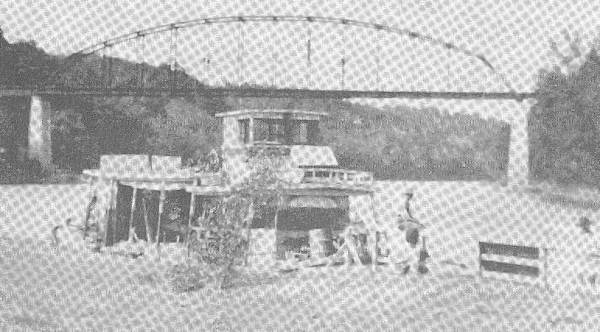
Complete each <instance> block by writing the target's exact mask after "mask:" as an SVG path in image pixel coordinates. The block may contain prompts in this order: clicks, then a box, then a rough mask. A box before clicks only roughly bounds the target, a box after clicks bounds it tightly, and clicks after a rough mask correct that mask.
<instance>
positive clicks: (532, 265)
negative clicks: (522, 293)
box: [479, 241, 547, 281]
mask: <svg viewBox="0 0 600 332" xmlns="http://www.w3.org/2000/svg"><path fill="white" fill-rule="evenodd" d="M542 251H543V255H542ZM546 267H547V251H546V250H544V249H542V248H539V247H531V246H519V245H511V244H503V243H493V242H481V241H480V242H479V274H480V276H482V277H483V276H484V273H486V274H487V273H492V274H494V276H499V275H501V274H504V275H511V276H514V277H515V278H509V279H511V280H515V279H516V280H518V281H525V280H526V279H535V278H538V277H540V276H541V275H542V274H545V271H546Z"/></svg>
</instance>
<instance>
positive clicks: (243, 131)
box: [239, 119, 250, 143]
mask: <svg viewBox="0 0 600 332" xmlns="http://www.w3.org/2000/svg"><path fill="white" fill-rule="evenodd" d="M239 124H240V138H241V139H242V141H243V142H244V143H248V142H249V141H250V120H248V119H244V120H239Z"/></svg>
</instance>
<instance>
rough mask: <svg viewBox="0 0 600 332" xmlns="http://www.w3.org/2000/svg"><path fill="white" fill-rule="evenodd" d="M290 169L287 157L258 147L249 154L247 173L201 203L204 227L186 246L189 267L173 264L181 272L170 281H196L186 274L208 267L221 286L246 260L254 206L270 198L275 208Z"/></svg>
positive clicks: (196, 272)
mask: <svg viewBox="0 0 600 332" xmlns="http://www.w3.org/2000/svg"><path fill="white" fill-rule="evenodd" d="M290 171H291V170H290V168H289V167H288V161H287V160H286V159H285V158H283V157H281V156H273V155H270V154H269V153H268V152H265V151H260V152H258V153H257V154H256V155H254V156H252V157H250V159H249V160H248V174H247V177H245V178H244V180H242V181H240V182H237V183H230V188H231V190H230V192H229V193H228V194H227V195H225V196H223V197H222V198H221V199H219V200H218V201H216V202H215V203H214V204H213V205H212V206H210V207H209V206H204V211H209V213H205V214H204V215H203V216H202V217H200V218H199V220H198V223H199V224H200V225H199V226H200V227H201V229H203V231H202V232H201V233H202V234H198V235H200V236H201V238H200V239H197V240H193V239H192V240H193V241H191V242H190V246H189V248H190V251H191V253H192V255H191V256H192V257H195V260H192V261H191V262H190V263H191V265H190V266H192V268H189V267H188V268H182V267H175V269H176V270H177V271H180V272H182V273H183V274H182V273H180V274H178V275H176V276H175V277H174V278H173V279H172V282H173V281H175V283H177V282H180V281H181V280H184V281H185V282H191V283H198V280H197V278H196V280H194V279H193V278H189V274H192V275H193V276H196V277H202V276H204V275H205V274H204V273H199V272H198V269H205V270H206V269H208V270H214V271H215V273H214V274H213V275H214V284H215V287H217V288H222V287H224V286H225V284H226V283H227V281H228V280H229V279H230V278H231V276H232V274H233V273H234V272H235V267H236V266H239V265H241V264H243V263H244V262H245V261H246V257H247V255H248V249H249V238H250V229H251V228H252V223H253V221H254V216H255V211H256V208H257V207H260V206H265V205H266V204H271V203H273V202H275V205H276V206H277V209H279V207H281V206H282V200H283V189H284V187H285V185H286V184H287V183H288V181H287V180H286V179H287V178H288V173H289V172H290ZM225 177H226V175H225ZM277 213H278V211H276V215H277ZM276 218H277V217H276V216H275V220H276ZM275 227H276V225H275ZM198 263H199V264H198ZM203 283H204V282H203ZM177 288H183V289H192V288H194V287H180V286H178V287H177Z"/></svg>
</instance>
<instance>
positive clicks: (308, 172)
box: [302, 167, 373, 184]
mask: <svg viewBox="0 0 600 332" xmlns="http://www.w3.org/2000/svg"><path fill="white" fill-rule="evenodd" d="M302 170H303V171H304V178H303V182H319V183H323V182H341V183H351V184H365V183H372V182H373V173H371V172H364V171H356V170H347V169H339V168H328V167H327V168H325V167H310V168H307V167H303V168H302Z"/></svg>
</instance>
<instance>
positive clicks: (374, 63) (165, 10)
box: [0, 0, 600, 108]
mask: <svg viewBox="0 0 600 332" xmlns="http://www.w3.org/2000/svg"><path fill="white" fill-rule="evenodd" d="M229 15H307V16H333V17H340V18H348V19H355V20H360V21H367V22H373V23H380V24H384V25H389V26H393V27H397V28H404V29H410V30H412V31H415V32H419V33H422V34H428V35H430V36H432V37H435V38H438V39H442V40H444V41H448V42H452V43H454V44H456V45H459V46H461V47H464V48H467V49H469V50H471V51H473V52H475V53H477V54H483V55H484V56H485V57H486V58H487V59H488V60H489V61H490V62H491V63H492V64H493V65H494V66H495V67H496V68H497V69H498V70H499V72H500V73H501V74H502V75H503V76H504V77H505V78H506V80H507V81H508V82H509V84H510V86H511V87H512V88H514V89H515V90H517V91H532V90H534V89H535V84H536V78H537V76H538V72H539V70H540V69H541V68H550V67H551V66H552V65H553V64H555V63H556V58H555V57H553V56H552V54H551V52H550V47H549V41H550V40H552V39H554V40H557V41H560V40H561V33H562V31H565V30H566V31H569V32H570V33H572V34H579V35H580V36H581V37H582V41H583V42H584V44H585V45H586V46H589V45H591V44H592V42H593V41H594V38H595V37H596V36H597V35H598V34H599V32H600V30H599V26H598V25H599V24H600V1H589V0H587V1H578V0H576V1H548V0H547V1H537V0H533V1H505V0H493V1H490V0H466V1H400V0H395V1H394V0H392V1H369V0H360V1H356V0H353V1H348V0H346V1H323V0H320V1H315V0H304V1H295V0H292V1H254V0H246V1H228V0H222V1H212V2H211V1H184V0H181V1H159V0H150V1H142V0H133V1H119V0H112V1H104V0H91V1H76V0H74V1H59V0H40V1H33V0H19V1H17V0H0V26H1V27H2V29H3V31H4V34H5V37H6V38H7V39H8V40H9V41H17V40H34V41H35V42H36V43H37V45H38V46H40V47H42V48H43V49H45V50H46V51H49V52H51V53H59V54H70V53H72V52H75V51H77V50H79V49H82V48H84V47H86V46H88V45H90V44H93V43H96V42H100V41H102V40H105V39H109V38H111V37H114V36H117V35H120V34H124V33H127V32H132V31H136V30H139V29H143V28H147V27H151V26H155V25H159V24H168V23H172V22H174V21H181V20H190V19H195V18H201V17H213V16H229ZM240 33H241V34H243V38H244V41H245V43H244V46H243V48H242V51H241V52H243V53H242V54H243V55H244V59H245V61H244V64H243V65H240V64H239V62H237V61H236V59H237V58H238V55H239V54H240V53H238V52H240V48H239V44H238V41H239V39H237V38H238V37H239V36H240ZM308 33H309V32H308V29H307V28H306V27H305V26H301V25H297V24H287V23H286V24H283V23H279V24H278V25H273V24H271V25H269V24H253V25H250V26H245V27H244V29H243V31H242V32H240V30H239V27H238V26H236V25H229V26H212V27H208V28H207V27H199V28H194V29H189V30H186V31H184V30H182V31H181V32H179V33H178V36H177V38H178V40H179V41H180V42H179V43H178V46H177V51H176V54H177V57H178V62H179V63H180V64H181V65H182V66H183V67H184V68H185V69H186V71H188V72H190V73H192V74H194V75H196V76H198V77H199V78H201V79H204V80H207V81H209V82H211V83H215V82H223V81H225V80H229V81H232V80H233V81H235V79H236V78H239V77H243V78H244V79H245V80H249V81H253V82H259V83H269V82H272V83H278V84H282V83H283V84H291V85H297V86H302V85H303V84H311V85H312V86H315V87H329V88H336V87H338V88H339V87H342V85H341V84H342V83H341V81H342V79H341V78H342V76H343V78H344V86H345V87H346V88H357V89H360V88H372V87H374V86H376V87H379V88H382V89H388V90H393V89H401V90H406V89H417V90H418V89H420V90H428V89H429V90H446V91H448V90H453V91H469V90H471V91H482V90H483V91H506V89H507V88H506V86H505V85H504V84H503V83H502V81H501V80H500V78H499V77H498V76H496V75H493V74H492V73H491V72H490V71H489V70H487V69H486V68H485V66H483V65H482V64H481V63H480V62H478V61H475V60H474V59H472V58H467V57H465V56H463V55H460V54H456V53H452V52H448V51H446V50H444V49H442V48H440V47H438V46H435V45H431V44H426V43H417V42H415V41H412V40H410V39H408V38H406V37H402V36H396V35H390V34H384V33H381V32H374V31H369V30H364V29H358V28H352V29H345V30H342V29H340V28H338V27H335V26H330V25H322V24H321V25H313V26H312V27H311V28H310V34H311V52H312V54H311V62H310V64H309V63H308V61H307V59H306V40H307V38H308ZM168 38H169V36H168V34H163V35H160V36H156V37H152V38H147V39H146V40H145V41H144V42H143V49H144V50H145V52H143V54H144V55H142V54H141V52H140V51H139V50H140V48H139V47H138V48H135V47H134V45H133V44H129V45H123V46H121V47H115V48H114V49H113V50H111V51H110V55H113V56H119V57H124V58H128V59H131V60H134V61H137V60H139V59H142V60H143V61H146V62H149V63H152V64H158V63H161V62H168V61H169V60H168V59H169V56H170V55H169V46H168V45H169V42H168V40H169V39H168ZM274 45H277V46H278V47H273V46H274ZM559 45H561V46H562V47H565V45H564V43H563V44H560V43H559ZM344 49H345V50H344ZM206 58H208V59H211V62H210V65H208V66H207V65H206V61H204V60H203V59H206ZM341 58H345V59H346V64H345V68H344V69H345V71H344V75H342V74H341V65H340V59H341ZM240 68H241V69H240ZM374 68H378V69H377V70H375V69H374ZM423 102H424V103H425V104H427V103H428V101H423ZM442 103H444V102H442ZM457 103H458V104H460V103H462V102H456V103H455V102H450V103H449V104H451V105H458V104H457ZM463 104H464V105H468V104H469V103H468V102H467V103H466V104H465V103H463ZM436 105H437V104H436ZM448 107H450V108H452V107H457V106H448ZM461 107H462V108H465V107H467V106H461ZM461 107H459V108H461ZM469 107H470V106H469ZM482 107H483V108H485V106H482ZM467 108H468V107H467Z"/></svg>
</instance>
